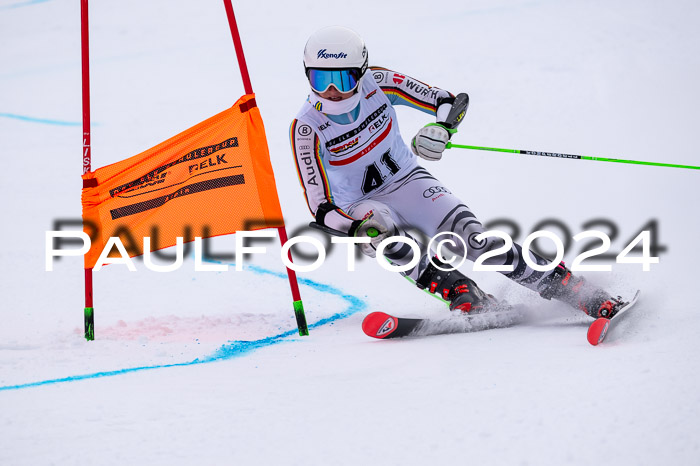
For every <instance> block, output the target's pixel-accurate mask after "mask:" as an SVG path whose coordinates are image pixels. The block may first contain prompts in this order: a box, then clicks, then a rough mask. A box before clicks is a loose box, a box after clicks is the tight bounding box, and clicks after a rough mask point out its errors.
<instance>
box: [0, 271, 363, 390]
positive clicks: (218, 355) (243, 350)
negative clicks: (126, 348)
mask: <svg viewBox="0 0 700 466" xmlns="http://www.w3.org/2000/svg"><path fill="white" fill-rule="evenodd" d="M211 262H215V261H211ZM229 265H234V264H229ZM245 270H250V271H251V272H253V273H257V274H260V275H272V276H275V277H278V278H282V279H286V278H287V275H286V274H284V273H281V272H274V271H272V270H268V269H265V268H263V267H258V266H253V265H249V266H246V267H245ZM298 281H299V283H300V284H302V285H306V286H308V287H310V288H313V289H315V290H317V291H320V292H322V293H327V294H331V295H335V296H338V297H340V298H342V299H344V300H345V301H347V302H348V304H349V306H348V308H347V309H345V310H344V311H342V312H339V313H337V314H333V315H332V316H330V317H326V318H324V319H321V320H319V321H318V322H315V323H313V324H310V325H309V329H311V330H313V329H315V328H318V327H322V326H324V325H327V324H331V323H333V322H336V321H338V320H342V319H345V318H347V317H350V316H351V315H353V314H355V313H357V312H360V311H362V310H364V309H365V308H366V307H367V303H365V302H364V301H363V300H362V299H360V298H358V297H357V296H353V295H349V294H345V293H343V292H342V291H340V290H339V289H337V288H335V287H333V286H330V285H326V284H323V283H319V282H315V281H313V280H309V279H307V278H298ZM297 334H298V331H297V330H296V329H294V330H289V331H286V332H282V333H280V334H278V335H274V336H271V337H266V338H261V339H260V340H252V341H240V340H239V341H232V342H229V343H226V344H225V345H223V346H222V347H221V348H219V349H218V350H216V351H215V352H214V353H213V354H211V355H209V356H204V357H202V358H197V359H195V360H193V361H187V362H180V363H174V364H158V365H153V366H141V367H130V368H127V369H118V370H114V371H105V372H93V373H91V374H82V375H72V376H68V377H61V378H59V379H49V380H41V381H39V382H30V383H23V384H18V385H6V386H0V391H4V390H18V389H22V388H30V387H39V386H42V385H54V384H59V383H67V382H76V381H78V380H85V379H98V378H101V377H112V376H115V375H122V374H129V373H132V372H142V371H146V370H153V369H166V368H170V367H184V366H192V365H195V364H206V363H210V362H216V361H223V360H226V359H233V358H236V357H239V356H244V355H246V354H248V353H251V352H253V351H255V350H256V349H259V348H264V347H267V346H273V345H276V344H278V343H282V342H285V341H291V340H287V338H289V337H291V336H293V335H297Z"/></svg>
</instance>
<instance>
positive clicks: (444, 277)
mask: <svg viewBox="0 0 700 466" xmlns="http://www.w3.org/2000/svg"><path fill="white" fill-rule="evenodd" d="M434 264H437V265H438V266H439V267H440V268H443V269H448V268H449V265H447V264H444V263H443V262H441V261H440V260H438V259H437V258H433V261H432V262H430V261H429V262H428V267H427V268H426V269H425V270H424V271H423V273H422V274H421V275H420V277H418V280H416V286H418V288H420V289H421V290H423V289H426V288H427V289H428V290H429V291H430V292H431V293H435V294H439V295H440V296H441V297H442V299H444V300H445V301H448V302H449V304H450V311H455V310H457V311H460V312H462V313H465V314H466V313H470V314H477V313H481V312H486V311H490V310H492V309H494V308H496V307H497V305H498V301H497V300H496V299H495V298H494V297H493V296H492V295H490V294H487V293H485V292H484V291H483V290H482V289H481V288H479V287H478V286H477V284H476V283H475V282H474V280H472V279H470V278H468V277H467V276H465V275H464V274H462V273H461V272H459V271H458V270H450V271H443V270H440V269H439V268H437V267H436V266H435V265H434Z"/></svg>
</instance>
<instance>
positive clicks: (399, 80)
mask: <svg viewBox="0 0 700 466" xmlns="http://www.w3.org/2000/svg"><path fill="white" fill-rule="evenodd" d="M404 79H406V76H404V75H402V74H399V73H394V83H396V84H401V83H402V82H403V80H404Z"/></svg>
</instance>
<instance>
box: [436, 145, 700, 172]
mask: <svg viewBox="0 0 700 466" xmlns="http://www.w3.org/2000/svg"><path fill="white" fill-rule="evenodd" d="M452 147H455V148H457V149H472V150H488V151H492V152H507V153H511V154H525V155H539V156H542V157H557V158H562V159H578V160H595V161H598V162H617V163H632V164H636V165H653V166H655V167H673V168H688V169H691V170H700V167H696V166H694V165H678V164H675V163H659V162H644V161H640V160H623V159H609V158H606V157H587V156H585V155H573V154H559V153H557V152H540V151H534V150H522V149H500V148H498V147H481V146H467V145H462V144H453V143H451V142H448V143H447V144H446V145H445V148H447V149H450V148H452Z"/></svg>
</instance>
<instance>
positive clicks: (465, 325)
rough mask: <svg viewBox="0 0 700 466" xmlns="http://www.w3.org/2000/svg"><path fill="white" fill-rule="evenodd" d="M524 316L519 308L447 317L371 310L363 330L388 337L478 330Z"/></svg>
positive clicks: (503, 325)
mask: <svg viewBox="0 0 700 466" xmlns="http://www.w3.org/2000/svg"><path fill="white" fill-rule="evenodd" d="M522 320H523V313H521V312H519V311H517V310H504V311H493V312H483V313H481V314H472V315H458V316H453V317H448V318H446V319H414V318H408V317H396V316H392V315H390V314H387V313H385V312H371V313H370V314H368V315H367V317H365V319H364V320H363V321H362V330H363V331H364V332H365V334H366V335H367V336H370V337H372V338H379V339H382V340H386V339H388V338H401V337H406V336H427V335H442V334H446V333H468V332H478V331H481V330H488V329H493V328H505V327H510V326H512V325H515V324H518V323H520V322H522Z"/></svg>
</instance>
